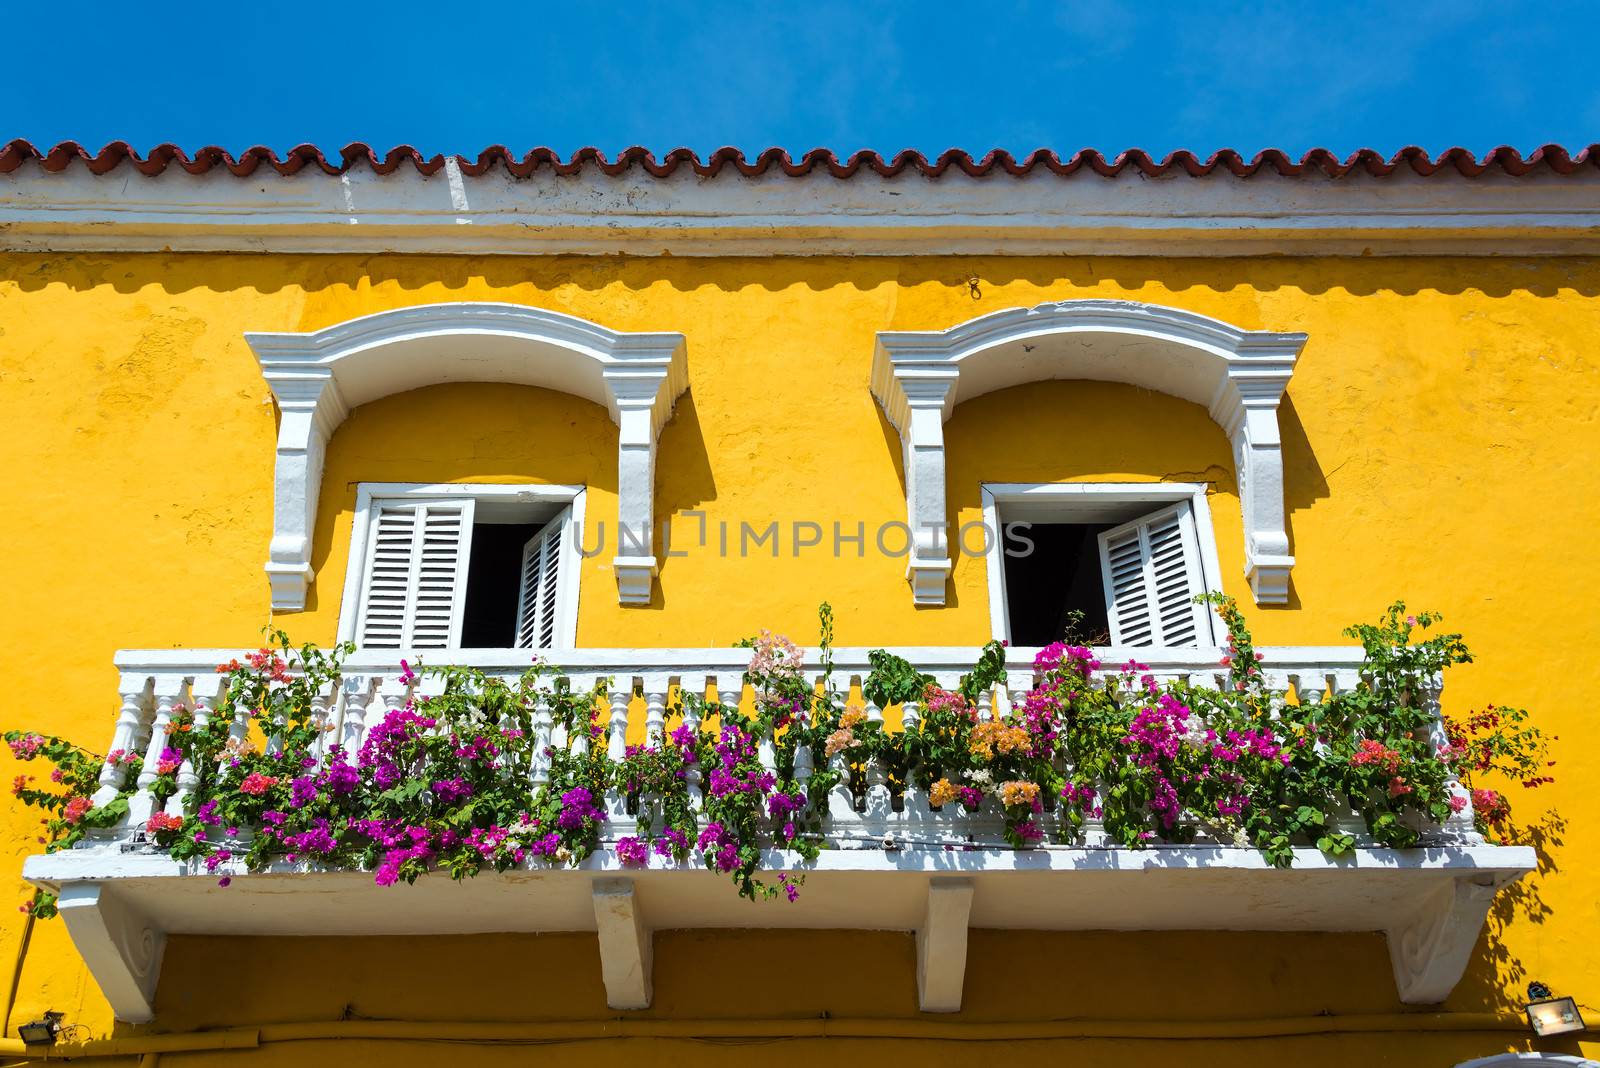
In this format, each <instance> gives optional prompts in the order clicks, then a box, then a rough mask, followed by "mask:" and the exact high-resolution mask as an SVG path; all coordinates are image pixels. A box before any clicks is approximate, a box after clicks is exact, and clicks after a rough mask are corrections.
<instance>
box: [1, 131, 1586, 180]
mask: <svg viewBox="0 0 1600 1068" xmlns="http://www.w3.org/2000/svg"><path fill="white" fill-rule="evenodd" d="M455 159H456V160H457V162H458V163H459V164H460V167H461V172H462V173H463V174H465V175H471V176H477V175H481V174H485V173H488V172H489V171H492V170H494V169H496V168H499V167H504V168H505V170H506V171H507V172H508V173H510V174H512V175H515V176H516V177H519V178H526V177H528V176H530V175H532V174H533V173H535V172H536V171H538V170H541V169H545V168H548V169H549V170H550V171H552V172H553V173H555V174H561V175H571V174H577V173H579V172H581V171H583V170H585V169H587V168H591V167H592V168H594V169H596V170H599V171H600V172H601V173H604V174H607V175H613V176H615V175H619V174H622V173H623V172H625V171H627V170H628V169H629V168H632V167H638V168H640V169H641V170H643V171H645V172H646V173H648V174H650V175H653V176H655V177H657V178H663V177H666V176H667V175H670V174H673V173H675V172H676V171H678V170H680V169H682V168H685V167H687V168H689V169H690V170H692V171H693V172H694V173H695V174H697V175H700V176H701V177H708V178H709V177H714V176H715V175H718V174H720V173H721V172H722V171H723V170H725V169H728V168H732V169H733V170H736V171H738V172H739V173H740V174H742V175H744V176H745V177H755V176H757V175H763V174H767V173H768V172H770V171H778V172H780V173H782V174H785V175H788V176H789V177H799V176H801V175H806V174H810V173H812V172H813V171H826V172H827V173H828V174H831V175H832V176H833V177H835V178H849V177H851V176H853V175H855V174H856V173H858V172H859V171H861V170H862V169H863V168H865V169H868V170H871V171H873V172H875V173H877V174H880V175H883V176H885V177H892V176H894V175H897V174H902V173H904V172H906V171H908V170H910V171H916V172H917V173H919V174H921V175H923V176H925V177H929V178H937V177H939V176H941V175H943V174H945V173H946V172H947V171H949V170H950V169H951V168H954V169H956V170H959V171H961V172H962V173H964V174H967V175H970V176H972V177H984V176H988V175H992V174H1000V173H1004V174H1008V175H1013V176H1015V175H1022V174H1028V173H1030V172H1033V171H1036V170H1043V171H1050V172H1052V173H1054V174H1058V175H1068V174H1074V173H1076V172H1078V171H1081V170H1088V171H1091V172H1093V173H1095V174H1098V175H1101V176H1102V177H1111V176H1114V175H1118V174H1121V173H1122V172H1124V171H1127V170H1135V171H1138V172H1139V173H1141V174H1143V175H1145V176H1147V177H1161V176H1166V175H1171V174H1176V173H1180V172H1181V173H1183V174H1187V175H1190V176H1192V177H1201V176H1204V175H1208V174H1212V173H1215V172H1217V171H1225V172H1227V173H1230V174H1233V175H1235V176H1236V177H1239V178H1248V177H1251V176H1253V175H1255V174H1257V173H1260V172H1261V171H1272V172H1275V173H1277V174H1280V175H1284V176H1290V177H1292V176H1298V175H1302V174H1308V173H1311V174H1321V175H1325V176H1327V177H1330V178H1339V177H1343V176H1344V175H1347V174H1351V173H1353V172H1357V171H1359V172H1363V173H1365V174H1369V175H1373V176H1376V177H1382V176H1386V175H1389V174H1393V173H1395V172H1396V171H1399V170H1402V169H1409V170H1410V171H1412V172H1413V173H1415V174H1418V175H1421V176H1424V177H1426V176H1428V175H1432V174H1436V173H1439V172H1441V171H1452V170H1453V171H1455V172H1456V173H1459V174H1462V175H1465V176H1467V177H1473V178H1475V177H1477V176H1478V175H1481V174H1484V173H1485V172H1487V171H1491V170H1496V171H1500V172H1502V173H1505V174H1508V175H1512V176H1521V175H1524V174H1528V173H1530V172H1532V171H1535V170H1538V169H1540V168H1546V169H1548V170H1550V171H1552V172H1554V173H1556V174H1572V173H1573V172H1575V171H1577V170H1579V169H1581V168H1584V167H1593V168H1596V169H1600V144H1595V145H1590V146H1589V147H1588V148H1585V149H1582V150H1581V151H1579V152H1578V153H1577V154H1576V155H1574V154H1572V153H1569V152H1568V151H1567V150H1566V149H1564V148H1562V147H1561V146H1560V145H1545V146H1544V147H1542V148H1539V149H1536V150H1535V151H1534V152H1533V153H1532V154H1530V155H1528V156H1527V157H1524V156H1522V155H1521V154H1520V153H1519V152H1518V151H1517V150H1516V149H1514V148H1509V147H1501V148H1496V149H1494V150H1492V151H1490V152H1489V153H1488V154H1487V155H1485V156H1484V157H1483V158H1482V159H1481V160H1480V159H1477V158H1476V157H1474V156H1473V154H1472V153H1471V152H1469V151H1468V150H1466V149H1464V148H1451V149H1447V150H1446V151H1444V152H1442V153H1441V154H1440V155H1439V156H1438V157H1437V158H1433V157H1430V156H1429V155H1428V153H1427V152H1426V151H1425V150H1423V149H1421V148H1416V147H1411V148H1402V149H1401V150H1400V151H1398V152H1396V153H1395V154H1394V155H1393V156H1391V157H1389V158H1388V159H1385V158H1384V157H1383V156H1382V155H1381V154H1380V153H1378V152H1375V151H1373V150H1372V149H1366V148H1363V149H1360V150H1359V151H1357V152H1354V153H1352V154H1351V155H1350V156H1349V157H1348V158H1347V159H1343V160H1341V159H1340V158H1339V157H1338V156H1336V155H1334V154H1333V153H1332V152H1329V151H1328V150H1327V149H1322V148H1315V149H1312V150H1311V151H1309V152H1307V153H1306V154H1305V155H1303V156H1301V157H1300V159H1298V160H1295V159H1293V158H1291V157H1290V156H1288V155H1287V154H1285V153H1283V152H1281V151H1279V150H1277V149H1275V148H1269V149H1267V150H1265V151H1263V152H1258V153H1257V154H1256V155H1255V156H1253V157H1252V158H1250V159H1248V160H1247V159H1245V158H1244V157H1243V156H1241V155H1240V154H1239V153H1237V152H1235V151H1233V150H1232V149H1223V150H1222V151H1220V152H1216V153H1213V154H1212V155H1211V156H1210V157H1208V158H1207V159H1204V160H1202V159H1200V158H1199V157H1198V156H1196V155H1195V154H1194V153H1192V152H1188V151H1179V152H1174V153H1172V154H1170V155H1168V156H1166V157H1165V158H1163V159H1160V160H1157V159H1154V158H1153V157H1151V156H1150V155H1149V154H1148V153H1146V152H1143V151H1141V150H1139V149H1130V150H1129V151H1126V152H1122V153H1119V154H1118V155H1117V156H1116V157H1114V158H1112V159H1109V160H1108V159H1107V158H1106V157H1104V156H1102V155H1101V154H1100V153H1099V152H1097V151H1095V150H1094V149H1085V150H1082V151H1079V152H1076V153H1074V154H1073V155H1072V156H1071V157H1070V158H1068V159H1062V158H1061V157H1060V156H1058V155H1056V154H1055V153H1054V152H1052V151H1050V150H1049V149H1039V150H1037V151H1035V152H1031V153H1029V154H1028V155H1027V156H1024V157H1023V158H1021V159H1018V158H1017V157H1015V156H1013V155H1011V153H1009V152H1005V151H1002V150H1000V149H996V150H994V151H992V152H989V153H988V154H987V155H985V156H984V157H983V158H982V159H974V158H973V157H972V156H971V155H969V154H968V153H966V152H963V151H961V150H960V149H954V148H952V149H949V150H947V151H945V152H941V153H940V154H939V155H938V157H937V158H935V159H931V160H930V159H928V158H927V157H926V156H924V155H923V154H922V153H920V152H916V151H912V150H909V149H908V150H906V151H902V152H898V153H896V154H895V155H894V157H893V158H891V159H884V158H883V157H882V156H880V155H878V153H876V152H868V151H861V152H856V153H854V154H852V155H850V156H849V157H847V158H844V159H840V158H839V157H838V156H836V155H835V154H834V153H833V152H832V151H830V150H828V149H825V148H816V149H812V150H811V151H810V152H807V153H805V154H804V155H802V156H801V157H800V158H799V159H794V158H792V157H790V155H789V154H788V152H786V151H784V150H783V149H780V148H769V149H766V150H765V151H763V152H761V153H759V154H758V155H756V156H755V157H754V158H753V159H746V158H745V155H744V153H742V152H740V151H739V150H738V149H736V148H719V149H717V150H716V151H715V152H712V153H711V154H710V155H709V156H707V157H706V158H705V159H704V160H701V159H700V157H699V156H698V155H696V154H695V153H694V152H693V151H691V150H689V149H687V148H677V149H673V150H672V151H671V152H668V153H667V154H666V155H665V156H663V157H661V158H660V159H659V160H658V159H657V158H656V157H655V155H654V154H653V153H651V152H650V151H649V150H648V149H644V148H638V147H634V148H626V149H623V150H622V151H621V152H619V153H618V154H617V155H616V156H615V157H614V158H611V159H607V158H606V156H605V154H604V153H603V152H601V151H600V150H599V149H597V148H580V149H579V150H578V151H576V152H574V153H573V154H572V155H571V156H569V157H568V158H567V159H565V160H563V159H562V158H561V157H560V156H559V155H558V154H557V153H555V152H554V151H552V150H550V149H548V148H536V149H534V150H532V151H531V152H528V153H526V154H524V155H522V156H516V155H514V154H513V153H512V152H511V151H510V150H509V149H507V148H506V147H504V146H503V145H493V146H491V147H489V148H486V149H484V150H483V151H482V152H479V153H478V154H477V156H476V157H475V158H468V157H466V156H456V157H455ZM28 160H33V161H36V162H37V163H38V164H39V166H40V167H42V168H43V169H44V170H46V171H51V172H57V171H62V170H65V169H66V168H67V167H68V166H70V165H71V164H72V163H73V162H74V161H77V162H80V163H81V164H82V165H83V166H84V167H86V168H88V170H89V171H90V173H92V174H105V173H106V172H108V171H110V170H113V169H115V168H117V167H119V166H123V165H127V166H129V167H132V168H134V169H135V170H137V171H139V172H140V173H141V174H146V175H156V174H160V173H162V172H163V171H165V170H166V169H167V168H168V167H169V166H174V165H175V166H178V167H181V168H182V169H183V170H185V171H188V172H189V173H190V174H204V173H206V172H208V171H211V170H214V169H216V168H218V167H224V168H226V169H227V170H228V171H229V172H231V173H232V174H235V175H238V176H240V177H244V176H247V175H251V174H254V173H255V171H256V170H257V168H259V167H263V166H265V167H270V168H271V169H272V170H274V171H277V172H278V173H279V174H283V175H289V174H295V173H297V172H298V171H300V170H302V169H304V168H306V167H315V168H318V169H320V170H321V171H322V172H323V173H325V174H343V173H344V172H345V171H348V170H350V169H351V168H353V167H356V166H358V165H360V166H365V167H367V168H369V169H370V170H373V171H375V172H377V173H378V174H390V173H393V172H394V171H395V170H397V169H399V168H400V167H401V166H402V165H403V164H407V163H409V164H410V165H411V166H412V167H414V168H415V169H416V170H417V171H418V172H419V173H421V174H425V175H426V174H434V173H436V172H437V171H438V170H439V169H440V168H442V167H443V166H444V164H445V157H444V156H442V155H434V156H424V155H422V153H420V152H418V151H417V150H416V149H414V148H412V147H411V146H409V145H400V146H399V147H397V148H392V149H390V150H389V151H388V152H385V153H383V154H382V155H380V154H378V153H377V152H376V151H374V150H373V149H372V147H371V146H369V145H366V144H362V143H360V142H357V143H354V144H350V145H346V146H345V147H344V148H343V149H341V150H340V151H339V153H338V155H337V156H336V157H334V158H332V159H330V158H329V157H328V155H326V154H324V153H323V152H322V150H321V149H319V148H317V147H316V146H315V145H297V146H296V147H294V148H291V149H290V150H289V151H288V152H287V153H286V154H285V155H283V156H281V157H280V156H279V155H278V154H277V153H276V152H274V151H273V150H271V149H269V148H262V147H259V146H258V147H255V148H249V149H246V150H245V151H244V152H243V153H241V154H240V155H239V156H238V157H235V156H233V155H232V154H230V153H229V152H227V151H225V150H223V149H220V148H215V147H207V148H202V149H200V150H199V151H198V152H196V153H195V154H194V155H192V156H191V155H189V154H188V153H186V152H184V151H183V149H181V148H179V147H178V146H176V145H171V144H163V145H157V146H156V147H155V148H153V149H151V150H150V151H149V152H148V153H146V154H145V155H143V156H141V155H140V154H139V153H138V152H137V151H135V150H134V149H133V148H132V147H130V146H129V145H128V144H127V143H126V142H124V141H113V142H111V143H110V144H108V145H106V146H105V147H104V148H102V149H101V150H100V151H99V152H98V153H90V152H89V151H88V150H87V149H85V148H84V147H83V146H82V145H80V144H78V143H77V142H75V141H63V142H61V143H60V144H57V145H55V146H53V147H52V148H49V149H47V150H45V151H40V150H39V149H38V148H36V147H34V145H32V144H31V143H29V142H28V141H24V140H20V139H19V140H15V141H11V142H9V143H8V144H6V145H4V146H3V147H0V174H6V173H10V172H12V171H15V170H16V169H17V168H19V167H21V166H22V164H23V163H24V162H25V161H28Z"/></svg>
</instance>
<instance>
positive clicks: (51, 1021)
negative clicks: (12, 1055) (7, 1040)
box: [17, 1012, 66, 1046]
mask: <svg viewBox="0 0 1600 1068" xmlns="http://www.w3.org/2000/svg"><path fill="white" fill-rule="evenodd" d="M65 1015H66V1013H62V1012H47V1013H45V1014H44V1019H42V1020H33V1021H31V1022H29V1023H25V1024H23V1025H22V1026H21V1027H19V1028H17V1035H18V1036H19V1037H21V1039H22V1041H23V1043H24V1044H26V1045H29V1046H53V1045H55V1044H56V1036H57V1035H59V1034H60V1033H61V1020H62V1018H63V1017H64V1016H65Z"/></svg>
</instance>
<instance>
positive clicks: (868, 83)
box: [0, 0, 1600, 154]
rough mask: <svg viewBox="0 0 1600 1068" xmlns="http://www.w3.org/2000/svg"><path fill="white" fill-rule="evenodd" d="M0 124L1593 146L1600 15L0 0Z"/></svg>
mask: <svg viewBox="0 0 1600 1068" xmlns="http://www.w3.org/2000/svg"><path fill="white" fill-rule="evenodd" d="M0 26H3V27H4V30H5V33H4V36H5V38H6V40H7V44H8V48H7V51H8V53H9V54H10V57H11V63H12V66H11V70H12V74H11V76H10V77H9V78H8V79H7V84H6V88H5V90H4V92H3V93H0V140H9V139H10V138H12V137H25V138H27V139H29V140H32V141H34V142H35V143H39V144H48V143H53V142H55V141H58V140H62V139H67V138H72V139H77V140H80V141H83V142H85V143H87V144H90V145H91V146H95V147H98V146H99V145H100V144H102V143H104V142H106V141H109V140H115V139H121V140H127V141H129V142H131V143H133V144H134V145H135V146H137V147H139V148H147V147H149V146H150V145H154V144H157V143H160V142H162V141H173V142H175V143H177V144H180V145H182V146H184V147H185V148H191V149H192V148H196V147H199V146H201V145H208V144H218V145H222V146H223V147H226V148H229V149H232V150H234V151H237V150H239V149H242V148H244V147H246V146H248V145H253V144H265V145H268V146H271V147H273V148H276V149H278V150H280V151H281V150H283V149H285V148H287V147H289V146H291V145H294V144H298V143H300V142H305V141H310V142H313V143H316V144H318V145H321V146H322V147H324V148H335V147H337V146H340V145H343V144H345V143H347V142H349V141H356V140H360V141H367V142H369V143H371V144H373V145H375V146H378V147H380V148H387V147H389V146H391V145H394V144H398V143H411V144H414V145H416V146H417V147H419V148H420V149H422V150H423V151H424V152H426V153H430V154H431V153H433V152H441V151H443V152H466V153H472V152H475V151H477V150H478V149H479V148H482V147H484V146H486V145H489V144H494V143H504V144H506V145H509V146H510V147H512V148H513V149H515V150H517V151H519V152H521V151H524V150H526V149H528V148H531V147H534V146H536V145H546V146H549V147H551V148H555V149H557V150H558V151H560V152H562V153H563V154H566V153H569V152H571V151H572V150H573V149H575V148H578V147H580V146H584V145H595V146H598V147H600V148H602V149H604V150H605V151H607V152H608V153H611V152H615V151H616V150H618V149H621V148H623V147H626V146H628V145H633V144H642V145H644V146H646V147H648V148H651V149H653V150H655V151H657V152H662V151H665V150H667V149H670V148H674V147H678V146H680V145H686V146H688V147H690V148H693V149H696V150H698V151H700V152H702V153H704V152H707V151H709V150H711V149H714V148H717V147H719V146H721V145H735V146H737V147H740V148H743V149H745V150H747V151H754V150H757V149H760V148H764V147H766V146H768V145H778V146H781V147H785V148H788V149H790V150H791V151H795V152H799V151H803V150H805V149H808V148H813V147H816V146H819V145H821V146H826V147H830V148H833V149H835V150H838V151H840V152H849V151H853V150H855V149H857V148H874V149H877V150H879V151H883V152H886V153H887V152H890V151H894V150H896V149H899V148H906V147H910V148H919V149H922V150H924V151H926V152H930V153H933V152H938V151H940V150H942V149H945V148H948V147H952V146H954V147H960V148H966V149H969V150H971V151H974V152H981V151H983V150H986V149H988V148H990V147H1000V148H1006V149H1009V150H1012V151H1014V152H1025V151H1028V150H1031V149H1033V148H1036V147H1039V146H1047V147H1050V148H1054V149H1057V150H1058V151H1063V152H1067V151H1071V150H1073V149H1076V148H1079V147H1094V148H1099V149H1101V150H1102V151H1107V152H1114V151H1116V150H1119V149H1122V148H1126V147H1133V146H1137V147H1141V148H1144V149H1146V150H1149V151H1151V152H1153V153H1156V154H1161V153H1165V152H1168V151H1170V150H1173V149H1176V148H1190V149H1194V150H1196V151H1198V152H1201V153H1204V152H1207V151H1210V150H1212V149H1216V148H1220V147H1233V148H1237V149H1239V150H1241V151H1243V152H1246V153H1251V152H1254V151H1256V150H1258V149H1260V148H1264V147H1269V146H1270V147H1279V148H1283V149H1286V150H1288V151H1291V152H1295V153H1299V152H1302V151H1304V150H1305V149H1307V148H1310V147H1313V146H1319V145H1320V146H1325V147H1328V148H1332V149H1334V150H1335V151H1338V152H1340V153H1341V154H1343V153H1347V152H1349V151H1351V150H1352V149H1354V148H1357V147H1362V146H1368V147H1373V148H1377V149H1380V150H1383V151H1385V152H1390V151H1393V150H1394V149H1396V148H1398V147H1400V146H1402V145H1406V144H1420V145H1422V146H1423V147H1425V148H1427V149H1429V150H1430V151H1434V152H1437V151H1439V150H1440V149H1442V148H1445V147H1448V146H1451V145H1456V144H1460V145H1464V146H1466V147H1468V148H1470V149H1472V150H1474V151H1475V152H1480V153H1481V152H1483V151H1485V150H1487V149H1489V148H1491V147H1493V146H1495V145H1497V144H1502V143H1504V144H1511V145H1514V146H1516V147H1517V148H1519V149H1522V150H1523V151H1528V150H1530V149H1532V148H1534V147H1536V146H1538V145H1540V144H1542V143H1545V142H1549V141H1555V142H1559V143H1564V144H1567V145H1569V146H1571V147H1580V146H1582V145H1585V144H1588V143H1589V142H1591V141H1600V78H1596V77H1595V73H1594V72H1595V66H1594V60H1593V45H1594V42H1595V40H1596V39H1597V31H1600V4H1595V3H1591V4H1567V3H1559V2H1552V3H1546V4H1539V5H1531V4H1530V5H1526V6H1524V7H1521V8H1520V9H1519V7H1518V5H1516V4H1514V3H1481V2H1477V0H1450V2H1433V0H1421V2H1410V3H1404V2H1401V3H1391V4H1379V3H1358V2H1352V3H1337V2H1317V3H1313V2H1309V0H1308V2H1304V3H1254V4H1247V3H1202V2H1190V3H1171V4H1169V3H1162V2H1155V0H1148V2H1143V3H1137V2H1135V3H1118V2H1111V0H1100V2H1092V3H1091V2H1078V0H1063V2H1060V3H1054V4H1050V3H1016V4H1009V3H1004V2H1001V0H966V2H962V3H942V2H940V3H934V2H926V3H908V4H874V3H865V2H862V3H833V2H829V0H814V2H808V3H804V4H798V3H797V4H786V5H778V4H772V5H763V4H758V3H694V4H691V3H676V4H669V3H661V4H639V5H637V6H634V5H629V4H625V3H623V4H604V5H601V4H588V3H584V2H581V0H572V2H561V0H557V2H555V3H543V2H534V0H518V2H515V3H506V4H474V3H470V2H465V0H459V2H454V3H450V2H440V0H431V2H429V3H413V2H410V0H393V2H390V3H386V4H381V5H376V4H374V5H364V4H362V3H359V2H336V0H320V2H317V3H301V2H294V0H269V2H267V3H260V2H257V3H211V4H205V5H199V4H185V3H176V2H160V0H157V2H154V3H152V2H148V0H147V2H145V3H139V2H137V0H134V2H129V0H119V2H115V3H110V2H108V3H94V2H90V3H82V2H80V3H71V2H65V0H54V2H41V0H12V2H11V3H10V4H8V5H4V7H3V8H0Z"/></svg>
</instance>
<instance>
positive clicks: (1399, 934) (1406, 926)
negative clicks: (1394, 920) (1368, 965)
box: [1385, 875, 1509, 1005]
mask: <svg viewBox="0 0 1600 1068" xmlns="http://www.w3.org/2000/svg"><path fill="white" fill-rule="evenodd" d="M1507 881H1509V880H1507V879H1504V878H1496V877H1494V876H1491V875H1482V876H1477V877H1472V878H1460V879H1453V880H1451V881H1450V882H1448V883H1446V884H1445V885H1443V886H1439V887H1437V888H1435V889H1434V890H1433V891H1432V892H1431V893H1429V895H1428V897H1427V899H1426V900H1425V901H1423V902H1422V904H1421V905H1420V906H1418V908H1417V909H1416V911H1414V912H1413V913H1412V914H1411V916H1410V917H1409V918H1408V919H1407V920H1406V921H1405V922H1403V923H1398V924H1396V925H1394V926H1393V927H1390V928H1389V929H1388V931H1387V932H1385V933H1386V935H1387V938H1388V942H1389V961H1390V963H1391V964H1392V965H1393V966H1394V985H1395V988H1396V989H1397V990H1398V991H1399V992H1400V1000H1401V1001H1403V1002H1405V1003H1406V1004H1407V1005H1436V1004H1438V1003H1439V1002H1441V1001H1443V1000H1444V999H1445V998H1446V997H1448V996H1449V995H1450V991H1451V990H1453V989H1455V985H1456V984H1457V983H1458V982H1460V981H1461V976H1462V973H1464V972H1465V971H1466V970H1467V962H1468V960H1470V959H1471V957H1472V949H1473V946H1475V945H1476V944H1477V942H1478V935H1479V934H1480V933H1481V932H1482V931H1483V924H1484V921H1485V920H1486V919H1488V916H1489V905H1490V903H1491V902H1493V900H1494V895H1495V891H1496V890H1498V889H1499V888H1500V886H1501V885H1502V884H1503V883H1505V882H1507Z"/></svg>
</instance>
